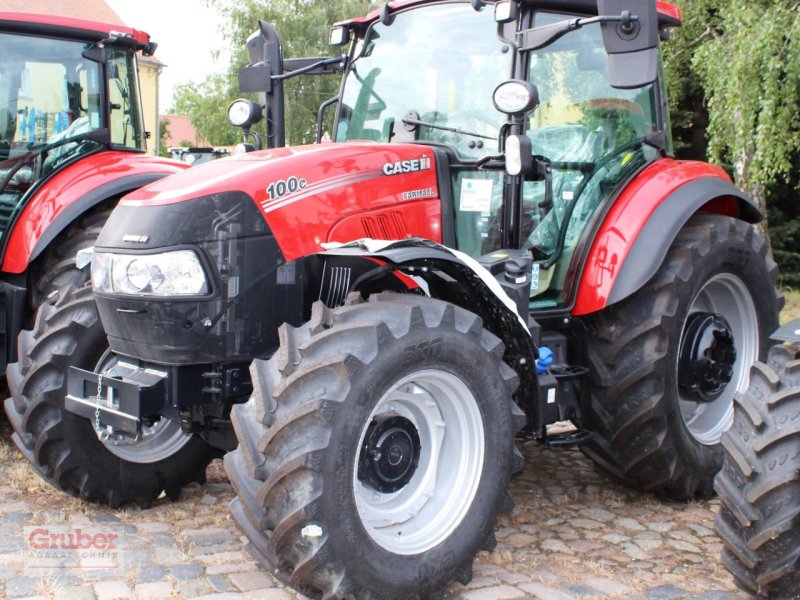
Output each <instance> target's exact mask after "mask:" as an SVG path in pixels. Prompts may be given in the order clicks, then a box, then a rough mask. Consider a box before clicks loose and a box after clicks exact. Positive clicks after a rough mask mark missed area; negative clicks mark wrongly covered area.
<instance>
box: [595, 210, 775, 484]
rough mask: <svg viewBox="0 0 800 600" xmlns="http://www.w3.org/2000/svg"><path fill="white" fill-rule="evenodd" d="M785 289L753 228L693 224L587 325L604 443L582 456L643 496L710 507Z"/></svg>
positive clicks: (728, 221)
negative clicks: (724, 442)
mask: <svg viewBox="0 0 800 600" xmlns="http://www.w3.org/2000/svg"><path fill="white" fill-rule="evenodd" d="M776 280H777V267H776V266H775V263H774V262H772V260H770V259H769V258H768V257H767V244H766V242H765V241H764V240H763V239H762V238H761V237H759V236H758V235H757V234H756V233H755V231H754V230H753V228H752V227H751V226H749V225H747V224H746V223H743V222H742V221H739V220H736V219H732V218H729V217H722V216H718V215H697V216H695V217H693V218H692V219H691V220H690V221H689V222H688V223H687V225H686V226H685V227H684V228H683V229H682V230H681V232H680V233H679V234H678V236H677V238H676V239H675V242H674V243H673V245H672V247H671V248H670V250H669V252H668V253H667V256H666V258H665V259H664V262H663V263H662V265H661V267H660V268H659V270H658V271H657V273H656V274H655V276H654V277H653V278H652V280H651V281H650V282H649V283H648V284H647V285H645V286H644V287H643V288H642V289H640V290H639V291H638V292H637V293H636V294H634V295H633V296H632V297H630V298H628V299H626V300H624V301H622V302H619V303H617V304H615V305H612V306H610V307H609V308H607V309H606V310H604V311H602V312H601V313H599V314H598V315H596V316H594V317H593V318H592V319H591V320H590V331H592V333H593V335H592V336H591V338H590V343H589V357H590V361H591V367H592V378H593V388H592V413H593V414H592V418H593V421H594V430H595V435H594V436H593V438H592V440H591V441H590V443H588V444H587V445H585V446H583V447H582V449H583V451H584V453H585V454H586V455H587V456H589V457H590V458H591V459H592V460H593V461H594V462H595V463H596V464H597V465H598V466H599V467H600V468H601V470H603V471H605V472H606V473H607V474H609V475H610V476H611V477H612V478H614V479H616V480H618V481H621V482H624V483H626V484H628V485H630V486H632V487H635V488H638V489H643V490H647V491H652V492H658V493H661V494H664V495H666V496H669V497H672V498H675V499H688V498H692V497H695V496H703V497H705V496H709V495H711V493H712V491H713V480H714V476H715V475H716V473H717V472H718V471H719V468H720V466H721V465H722V448H721V445H720V441H721V439H722V435H723V433H724V432H725V431H726V430H727V429H728V428H729V427H730V425H731V422H732V420H733V398H734V396H735V394H736V393H738V392H742V391H744V390H746V389H747V382H748V377H749V371H750V367H751V365H752V364H753V363H754V362H755V361H756V360H758V359H759V358H763V357H764V355H765V353H766V349H767V348H768V347H769V335H770V333H771V332H772V331H774V330H775V329H776V328H777V325H778V314H779V313H780V309H781V306H782V297H781V296H780V294H779V293H778V292H777V291H776V288H775V284H776Z"/></svg>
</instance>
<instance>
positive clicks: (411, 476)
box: [225, 294, 525, 598]
mask: <svg viewBox="0 0 800 600" xmlns="http://www.w3.org/2000/svg"><path fill="white" fill-rule="evenodd" d="M502 355H503V345H502V343H501V342H500V341H499V340H498V339H497V338H496V337H495V336H493V335H492V334H490V333H489V332H488V331H486V330H484V329H483V328H482V325H481V320H480V319H479V318H478V317H477V316H476V315H474V314H472V313H469V312H467V311H465V310H463V309H460V308H458V307H455V306H453V305H451V304H448V303H445V302H441V301H438V300H433V299H429V298H424V297H421V296H413V295H408V294H402V295H401V294H379V295H374V296H372V297H370V299H369V302H366V303H360V302H359V303H355V304H350V305H348V306H345V307H342V308H338V309H334V310H332V311H331V310H328V309H327V308H325V307H324V306H323V305H322V304H321V303H317V304H315V306H314V315H313V317H312V320H311V322H310V323H308V324H307V325H306V326H304V327H302V328H300V329H292V328H290V327H288V326H286V325H284V326H283V327H282V328H281V349H280V351H279V352H278V353H277V354H276V355H275V356H273V357H272V358H271V359H270V360H268V361H259V360H257V361H255V362H254V364H253V366H252V368H251V370H252V373H253V379H254V385H255V393H254V394H253V398H252V399H251V401H250V402H248V403H247V404H245V405H239V406H236V407H234V412H233V421H234V426H235V428H236V432H237V437H238V438H239V448H238V449H237V450H236V451H235V452H232V453H230V454H228V455H227V456H226V457H225V466H226V470H227V472H228V475H229V476H230V478H231V481H232V483H233V485H234V488H235V490H236V492H237V497H236V498H235V499H234V501H233V502H232V504H231V510H232V512H233V515H234V518H235V519H236V520H237V522H238V523H239V525H240V526H241V527H242V529H243V531H244V532H245V534H246V535H247V537H248V538H249V540H250V549H251V551H252V552H253V554H254V555H255V556H256V557H257V558H258V559H259V560H260V561H261V562H262V563H263V564H265V565H266V566H268V567H269V568H270V570H271V571H273V572H274V573H275V574H276V575H277V576H278V577H279V578H280V579H282V580H283V581H285V582H286V583H288V584H289V585H291V586H292V587H294V588H296V589H298V590H300V591H301V592H303V593H305V594H307V595H309V596H312V597H319V596H322V597H325V598H345V597H357V598H418V597H426V596H428V595H430V594H433V593H435V592H437V591H439V590H440V589H442V588H443V587H444V586H446V585H447V584H448V583H449V582H451V581H452V580H454V579H458V580H460V581H462V582H464V583H466V582H468V581H469V579H470V578H471V572H472V562H473V559H474V557H475V555H476V554H477V553H478V552H479V551H480V550H481V549H482V548H486V549H492V548H493V546H494V533H493V527H494V523H495V521H496V518H497V515H498V514H499V513H500V512H501V511H502V510H508V509H510V504H511V503H510V496H509V495H508V492H507V491H506V487H507V484H508V479H509V477H510V474H511V472H512V470H513V469H514V468H515V467H517V466H519V465H518V463H517V456H518V453H516V452H515V447H514V435H515V432H516V431H517V430H518V429H519V428H521V427H522V426H523V425H524V421H525V420H524V415H523V414H522V412H521V411H520V410H519V409H518V408H517V407H516V405H515V404H514V403H513V401H512V399H511V394H512V392H513V391H514V388H515V387H516V385H517V378H516V375H515V373H514V372H513V371H512V370H511V369H510V368H509V367H507V366H506V365H505V364H504V363H503V362H502Z"/></svg>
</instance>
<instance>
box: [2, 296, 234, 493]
mask: <svg viewBox="0 0 800 600" xmlns="http://www.w3.org/2000/svg"><path fill="white" fill-rule="evenodd" d="M18 347H19V348H18V350H19V357H20V359H19V362H17V363H13V364H10V365H9V366H8V369H7V372H6V376H7V380H8V386H9V388H10V390H11V398H9V399H7V400H6V401H5V409H6V414H7V415H8V418H9V421H10V422H11V425H12V426H13V427H14V434H13V436H12V439H13V440H14V443H15V444H16V445H17V447H18V448H19V449H20V450H21V451H22V453H23V454H24V455H25V458H27V459H28V461H29V462H30V463H31V466H32V467H33V468H34V470H35V471H36V472H37V473H38V474H39V475H40V476H41V477H42V478H43V479H44V480H45V481H47V482H48V483H50V484H51V485H52V486H54V487H55V488H57V489H59V490H62V491H64V492H67V493H68V494H71V495H73V496H76V497H78V498H81V499H82V500H87V501H90V502H97V503H99V504H108V505H110V506H111V507H112V508H116V507H118V506H120V505H122V504H125V503H128V502H132V503H135V504H138V505H139V506H141V507H147V506H149V505H150V504H152V502H153V501H154V500H155V499H156V498H158V496H159V495H160V494H161V492H162V491H164V492H166V494H167V496H169V497H170V498H171V499H174V500H176V499H177V498H178V497H179V496H180V492H181V490H182V488H183V487H185V486H186V485H187V484H188V483H190V482H193V481H196V482H198V483H201V484H202V483H204V482H205V470H206V466H207V465H208V463H209V462H211V460H212V459H214V458H215V457H218V456H219V455H220V453H219V452H217V451H215V450H212V449H211V448H210V447H209V446H207V445H206V444H205V442H204V441H203V440H202V439H200V438H198V437H197V436H191V438H190V439H186V440H182V441H181V443H179V444H177V445H174V446H172V447H173V448H177V450H176V451H174V453H172V454H171V455H170V456H168V457H166V458H162V459H160V460H156V461H153V462H146V460H147V457H143V459H144V461H142V462H132V461H129V460H123V459H122V458H120V457H119V456H117V455H115V454H114V453H113V452H112V451H111V450H109V448H108V447H107V446H106V445H105V444H104V443H102V442H101V441H100V440H99V439H98V436H97V434H96V433H95V430H94V426H93V424H92V423H90V421H89V420H88V419H84V418H83V417H79V416H77V415H74V414H72V413H69V412H67V411H66V410H65V408H64V398H65V396H66V394H67V373H68V371H69V367H71V366H77V367H80V368H82V369H86V370H93V369H94V368H95V367H96V366H97V365H98V364H99V363H100V362H101V359H102V358H103V356H104V355H106V354H107V351H108V342H107V340H106V335H105V331H103V326H102V323H101V322H100V319H99V317H98V315H97V308H96V306H95V302H94V295H93V294H92V288H91V285H89V284H85V285H84V286H83V287H81V288H79V289H76V288H74V287H68V288H66V289H61V290H60V292H59V298H58V300H57V301H56V303H55V304H51V303H48V302H45V303H44V304H43V305H42V306H41V307H40V309H39V311H38V313H37V316H36V323H35V324H34V329H33V330H32V331H23V332H22V333H21V334H20V335H19V338H18ZM155 455H156V454H153V455H151V456H155ZM160 455H161V456H164V453H163V452H162V453H160Z"/></svg>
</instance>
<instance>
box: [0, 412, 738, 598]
mask: <svg viewBox="0 0 800 600" xmlns="http://www.w3.org/2000/svg"><path fill="white" fill-rule="evenodd" d="M524 450H525V454H526V458H527V466H526V467H525V470H524V472H523V473H522V474H521V476H520V477H518V478H516V479H515V480H514V482H513V485H512V495H513V497H514V500H515V501H516V509H515V510H514V513H513V514H512V515H510V516H507V517H503V518H502V519H501V521H500V523H499V524H498V527H497V538H498V542H499V543H498V546H497V549H496V550H495V551H494V552H493V553H491V554H490V553H486V552H483V553H481V554H480V555H479V557H478V559H477V561H476V563H475V571H474V579H473V581H472V583H471V584H470V585H468V586H466V587H464V586H461V585H460V584H453V585H452V586H451V587H450V588H449V590H448V596H449V597H451V598H459V599H463V600H509V599H516V598H536V599H541V600H569V599H572V598H608V599H622V598H628V599H634V598H635V599H638V600H669V599H676V600H677V599H686V598H691V599H694V600H701V599H702V600H734V599H740V598H747V596H746V595H744V594H742V593H741V592H737V591H736V588H735V586H734V584H733V581H732V579H731V578H730V576H729V575H728V574H727V573H726V572H725V571H724V570H723V568H722V566H721V565H720V562H719V558H718V557H719V552H720V542H719V541H718V539H717V538H716V536H715V535H714V531H713V527H714V526H713V520H714V515H715V513H716V511H717V506H718V505H717V502H715V501H712V502H696V503H690V504H678V503H667V502H661V501H659V500H657V499H655V498H653V497H651V496H647V495H642V494H637V493H633V492H630V491H628V490H626V489H624V488H622V487H620V486H618V485H616V484H613V483H611V482H609V481H607V480H605V479H604V478H603V477H602V476H600V475H598V474H597V473H596V472H595V471H594V470H593V468H592V466H591V464H590V463H589V461H588V460H587V459H586V458H584V457H583V456H582V455H581V454H580V452H578V451H576V450H547V449H543V448H541V447H539V446H538V445H536V444H528V445H526V446H525V448H524ZM208 475H209V476H208V480H209V482H208V483H207V484H206V485H205V486H202V487H201V486H194V487H190V488H189V489H188V490H187V491H186V493H185V494H184V498H183V499H182V500H181V501H180V502H177V503H173V502H170V501H168V500H166V499H163V500H159V502H157V503H156V505H155V507H154V508H152V509H150V510H146V511H140V510H134V509H130V510H117V511H113V510H110V509H108V508H103V507H97V506H94V505H91V504H87V503H84V502H80V501H78V500H75V499H73V498H70V497H67V496H65V495H64V494H60V493H57V492H55V491H54V490H52V489H50V488H49V487H48V486H47V485H46V484H44V483H43V482H41V481H40V480H39V478H38V477H36V476H35V475H34V474H33V472H32V471H31V470H30V468H29V467H28V466H27V464H26V463H25V461H24V460H23V459H22V458H21V456H19V455H18V454H17V452H16V449H15V448H14V446H13V444H12V443H11V442H10V434H9V431H8V426H7V425H4V426H0V598H3V597H7V598H31V597H36V598H56V599H58V600H93V599H98V600H111V599H116V598H134V599H138V598H141V599H145V598H147V599H150V598H153V599H156V598H195V597H202V598H204V599H209V600H210V599H219V600H223V599H228V598H230V599H243V598H252V599H254V600H285V599H293V598H301V596H299V595H297V594H295V593H294V592H292V591H290V590H288V589H286V588H285V587H283V586H281V585H280V584H279V583H277V581H276V580H274V579H273V578H272V577H270V575H269V574H267V573H266V572H265V571H263V570H261V569H259V567H258V566H257V565H256V564H255V563H254V562H253V561H252V559H251V557H250V556H249V554H248V553H247V551H246V550H245V548H244V542H243V540H242V538H241V536H240V534H239V532H238V530H237V529H236V527H235V525H234V524H233V522H232V520H231V519H230V518H229V516H228V510H227V503H228V501H229V500H230V499H231V498H232V495H233V494H232V491H231V487H230V485H229V484H228V483H227V480H226V478H225V474H224V471H223V470H222V465H221V463H220V461H215V463H214V464H212V465H211V467H210V468H209V474H208ZM48 524H49V525H56V524H58V525H71V526H89V525H96V526H115V527H121V528H124V532H125V533H124V552H125V563H126V568H125V573H124V574H123V575H121V576H119V575H116V576H114V575H113V574H109V573H100V574H94V575H89V574H81V573H80V572H78V573H75V572H69V573H66V574H65V573H62V572H58V573H50V574H48V575H46V576H44V577H26V576H24V573H23V567H24V560H25V559H24V557H25V554H24V548H25V547H26V542H25V537H24V534H23V528H24V527H27V526H34V525H35V526H39V525H48Z"/></svg>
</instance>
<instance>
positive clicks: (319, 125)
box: [317, 96, 339, 144]
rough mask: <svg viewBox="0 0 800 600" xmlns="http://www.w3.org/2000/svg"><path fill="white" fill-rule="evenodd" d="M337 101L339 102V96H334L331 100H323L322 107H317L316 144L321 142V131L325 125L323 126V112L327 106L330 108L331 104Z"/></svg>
mask: <svg viewBox="0 0 800 600" xmlns="http://www.w3.org/2000/svg"><path fill="white" fill-rule="evenodd" d="M338 101H339V96H334V97H333V98H330V99H328V100H325V102H323V103H322V105H321V106H320V107H319V112H318V113H317V143H318V144H319V143H320V142H322V133H323V131H322V129H323V128H324V126H325V124H324V121H325V111H326V110H327V108H328V107H329V106H331V105H332V104H336V103H337V102H338Z"/></svg>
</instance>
